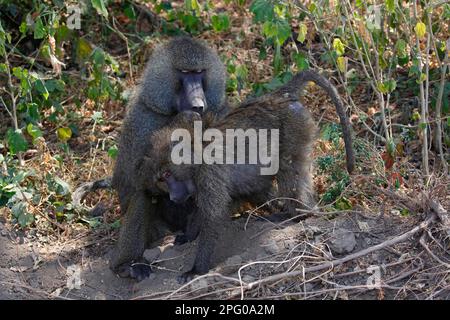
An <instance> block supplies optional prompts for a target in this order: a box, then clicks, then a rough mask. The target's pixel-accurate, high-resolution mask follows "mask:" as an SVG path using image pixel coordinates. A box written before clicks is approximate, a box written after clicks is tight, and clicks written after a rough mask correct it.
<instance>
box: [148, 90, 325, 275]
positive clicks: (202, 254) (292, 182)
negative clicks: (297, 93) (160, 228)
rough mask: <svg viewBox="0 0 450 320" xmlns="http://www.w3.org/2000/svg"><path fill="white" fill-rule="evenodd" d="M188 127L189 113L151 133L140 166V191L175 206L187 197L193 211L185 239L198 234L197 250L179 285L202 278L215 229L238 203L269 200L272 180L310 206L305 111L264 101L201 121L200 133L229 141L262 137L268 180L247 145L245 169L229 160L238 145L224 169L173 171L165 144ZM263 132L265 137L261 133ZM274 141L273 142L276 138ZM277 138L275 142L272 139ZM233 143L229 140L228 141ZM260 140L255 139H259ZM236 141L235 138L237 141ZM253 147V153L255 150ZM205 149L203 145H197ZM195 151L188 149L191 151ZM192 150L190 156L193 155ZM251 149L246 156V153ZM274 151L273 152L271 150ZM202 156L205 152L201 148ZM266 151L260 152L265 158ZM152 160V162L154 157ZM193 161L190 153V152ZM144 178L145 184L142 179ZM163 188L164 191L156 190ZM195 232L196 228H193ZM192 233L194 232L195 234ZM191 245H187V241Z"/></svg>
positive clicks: (170, 146)
mask: <svg viewBox="0 0 450 320" xmlns="http://www.w3.org/2000/svg"><path fill="white" fill-rule="evenodd" d="M194 121H201V117H200V115H198V114H196V113H194V112H190V113H183V114H179V115H177V117H176V118H175V119H174V122H173V123H172V124H171V125H170V126H168V127H166V128H164V129H162V130H159V131H157V132H155V133H154V134H153V135H152V137H151V141H152V146H153V148H154V149H153V150H152V155H151V156H150V157H148V158H145V157H144V164H143V165H142V168H143V171H142V173H143V174H142V179H143V185H144V188H152V186H155V185H158V184H159V185H160V184H161V182H162V183H164V184H165V187H166V188H167V189H168V192H169V194H170V198H171V199H172V200H173V201H176V202H183V201H186V199H188V198H189V197H190V196H194V197H195V202H196V206H197V212H196V213H195V214H194V216H196V220H197V221H198V222H197V223H194V224H192V226H191V227H190V230H189V233H190V234H189V235H187V236H188V238H195V235H196V233H197V231H199V237H200V239H199V247H198V251H197V255H196V259H195V263H194V267H193V268H192V270H191V271H189V272H187V273H185V274H183V275H182V276H181V277H180V278H179V280H180V282H184V281H186V280H188V279H190V278H191V277H192V276H193V275H194V274H201V273H206V272H208V270H209V266H210V257H211V254H212V252H213V250H214V247H215V244H216V242H217V241H219V240H220V239H222V238H223V237H222V236H221V234H220V233H221V230H222V228H221V225H222V223H224V221H226V219H229V213H230V210H231V208H233V207H234V206H236V204H239V202H241V201H249V202H253V203H254V202H262V201H266V200H269V199H271V198H272V197H273V179H274V178H275V179H276V180H277V184H278V192H279V194H280V195H283V196H285V197H289V198H293V199H298V200H299V201H300V202H301V203H303V204H304V205H305V206H310V205H312V204H313V203H312V201H313V191H312V182H311V173H310V167H311V166H310V164H311V151H312V145H313V142H314V139H315V136H316V133H317V128H316V126H315V124H314V121H313V119H312V117H311V115H310V113H309V111H308V110H307V109H306V108H304V107H303V106H302V105H301V104H300V103H299V102H298V100H297V98H296V97H292V96H290V95H289V94H285V95H284V94H283V95H267V96H265V97H263V98H259V99H258V100H257V102H256V100H255V102H254V103H248V104H246V107H245V108H238V109H236V110H234V111H232V112H231V113H230V114H229V115H228V116H227V117H226V118H225V119H222V120H218V121H211V119H206V118H205V120H204V121H203V127H204V128H209V129H211V128H214V129H215V130H218V131H216V134H217V133H218V132H220V133H222V134H223V136H224V137H231V136H230V131H229V130H230V129H242V130H243V131H242V132H247V133H248V132H250V131H247V130H255V132H257V133H258V134H259V133H260V132H266V133H267V134H268V135H266V136H265V138H264V139H265V140H267V139H268V140H270V143H269V146H268V149H270V153H271V159H272V160H273V161H278V165H279V166H278V167H279V169H278V171H276V170H275V171H274V172H273V174H270V173H269V174H266V175H262V174H261V172H262V171H261V169H263V168H264V167H265V165H263V164H262V163H261V161H256V163H255V162H252V161H249V160H250V159H251V157H252V156H251V153H250V152H251V151H256V152H258V153H259V154H260V155H261V150H256V149H255V148H253V146H252V145H251V144H252V143H250V138H249V139H245V138H244V140H242V141H244V142H245V147H246V148H245V149H246V150H247V151H248V152H245V158H246V161H245V164H237V163H236V161H234V160H235V159H234V158H235V156H238V155H239V152H241V151H239V150H238V148H240V147H242V145H241V146H240V145H239V144H235V143H234V142H233V144H234V146H233V162H234V163H229V164H225V163H224V164H217V163H213V164H205V163H203V164H181V165H175V164H174V163H173V161H172V160H173V159H172V158H171V154H172V152H173V151H174V148H176V146H177V144H176V143H174V142H172V141H171V135H172V133H173V131H174V130H175V129H179V128H184V129H187V130H188V132H189V133H190V134H191V135H193V134H194V131H195V129H194V126H193V123H194ZM262 130H265V131H262ZM275 130H278V131H277V133H278V135H279V136H276V135H277V133H276V131H275ZM278 137H279V140H278V139H276V138H278ZM233 139H234V138H233ZM259 139H263V138H261V135H260V136H259ZM238 140H239V138H238ZM222 142H223V143H222V145H221V146H218V149H217V150H216V152H215V156H218V153H219V152H222V151H225V150H226V151H227V156H228V154H229V152H230V151H231V149H226V147H227V146H226V144H227V143H228V141H222ZM278 143H279V147H278V148H277V146H278ZM261 145H262V144H261V143H260V142H258V147H261ZM203 147H207V144H205V143H204V144H203ZM194 148H195V146H194V145H193V149H194ZM193 149H192V150H193ZM250 149H252V150H250ZM277 149H278V150H277ZM205 150H206V148H205ZM267 151H268V150H264V152H267ZM155 155H158V157H155ZM192 156H193V157H195V156H194V152H192ZM146 177H147V178H148V180H147V182H145V178H146ZM160 188H164V186H160ZM286 204H287V210H288V211H289V212H290V213H291V214H295V207H296V206H298V203H295V202H287V203H286ZM198 224H199V226H198V227H197V225H198ZM196 229H198V230H196ZM187 240H191V239H187Z"/></svg>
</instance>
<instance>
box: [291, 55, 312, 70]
mask: <svg viewBox="0 0 450 320" xmlns="http://www.w3.org/2000/svg"><path fill="white" fill-rule="evenodd" d="M292 58H293V60H294V62H295V64H296V65H297V68H298V70H299V71H303V70H306V69H308V68H309V60H308V57H307V56H306V55H305V54H304V53H303V52H298V53H297V52H294V54H293V57H292Z"/></svg>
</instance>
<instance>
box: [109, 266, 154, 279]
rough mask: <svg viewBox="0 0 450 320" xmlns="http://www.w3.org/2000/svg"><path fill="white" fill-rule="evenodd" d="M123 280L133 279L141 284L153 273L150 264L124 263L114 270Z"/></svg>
mask: <svg viewBox="0 0 450 320" xmlns="http://www.w3.org/2000/svg"><path fill="white" fill-rule="evenodd" d="M113 272H115V273H116V274H117V275H118V276H119V277H121V278H132V279H136V281H138V282H140V281H142V280H144V279H146V278H148V277H149V276H150V274H151V273H152V272H153V271H152V268H151V266H150V265H149V264H147V263H145V262H135V263H129V262H127V263H124V264H122V265H120V266H118V267H116V268H114V269H113Z"/></svg>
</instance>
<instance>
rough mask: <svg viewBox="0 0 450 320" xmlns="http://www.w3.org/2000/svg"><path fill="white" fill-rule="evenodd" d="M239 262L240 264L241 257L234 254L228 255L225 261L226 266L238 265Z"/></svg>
mask: <svg viewBox="0 0 450 320" xmlns="http://www.w3.org/2000/svg"><path fill="white" fill-rule="evenodd" d="M240 264H242V257H241V256H240V255H235V256H232V257H229V258H228V259H227V260H226V261H225V265H226V266H232V265H240Z"/></svg>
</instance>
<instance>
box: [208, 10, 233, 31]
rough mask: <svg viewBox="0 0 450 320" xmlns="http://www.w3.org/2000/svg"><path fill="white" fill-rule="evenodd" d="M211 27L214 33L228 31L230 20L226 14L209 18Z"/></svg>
mask: <svg viewBox="0 0 450 320" xmlns="http://www.w3.org/2000/svg"><path fill="white" fill-rule="evenodd" d="M211 25H212V27H213V29H214V31H216V32H221V31H228V30H229V29H230V18H229V17H228V15H227V14H226V13H220V14H218V15H214V16H212V17H211Z"/></svg>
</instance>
